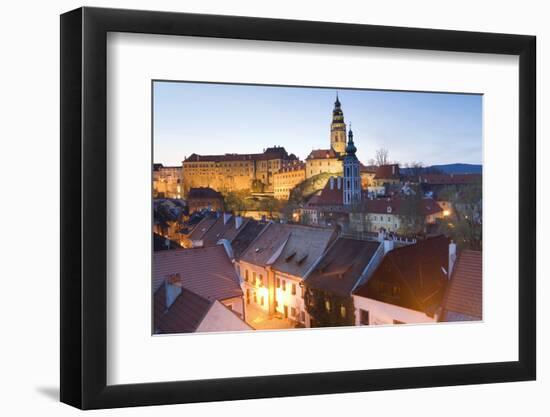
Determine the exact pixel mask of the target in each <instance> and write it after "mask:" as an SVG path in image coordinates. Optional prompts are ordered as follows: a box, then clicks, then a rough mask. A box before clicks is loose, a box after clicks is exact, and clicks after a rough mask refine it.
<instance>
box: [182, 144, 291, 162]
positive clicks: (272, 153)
mask: <svg viewBox="0 0 550 417" xmlns="http://www.w3.org/2000/svg"><path fill="white" fill-rule="evenodd" d="M287 158H289V156H288V153H287V152H286V150H285V148H283V147H273V148H267V149H266V150H265V152H263V153H248V154H236V153H235V154H225V155H198V154H196V153H194V154H192V155H190V156H189V157H187V158H186V159H185V160H184V161H183V162H225V161H263V160H269V159H287Z"/></svg>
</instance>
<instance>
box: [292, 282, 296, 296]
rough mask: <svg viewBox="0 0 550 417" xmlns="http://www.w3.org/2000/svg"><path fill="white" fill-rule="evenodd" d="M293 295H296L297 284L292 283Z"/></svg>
mask: <svg viewBox="0 0 550 417" xmlns="http://www.w3.org/2000/svg"><path fill="white" fill-rule="evenodd" d="M292 295H296V284H292Z"/></svg>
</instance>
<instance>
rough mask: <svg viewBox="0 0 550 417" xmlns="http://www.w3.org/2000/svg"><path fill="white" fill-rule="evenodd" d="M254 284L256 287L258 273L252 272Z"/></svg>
mask: <svg viewBox="0 0 550 417" xmlns="http://www.w3.org/2000/svg"><path fill="white" fill-rule="evenodd" d="M252 284H254V285H256V273H255V272H252Z"/></svg>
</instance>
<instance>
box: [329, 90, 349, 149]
mask: <svg viewBox="0 0 550 417" xmlns="http://www.w3.org/2000/svg"><path fill="white" fill-rule="evenodd" d="M330 147H331V148H332V149H333V150H334V152H336V153H338V154H342V155H343V154H344V152H345V150H346V124H345V123H344V113H343V112H342V107H341V105H340V100H338V93H336V101H335V102H334V110H332V123H331V124H330Z"/></svg>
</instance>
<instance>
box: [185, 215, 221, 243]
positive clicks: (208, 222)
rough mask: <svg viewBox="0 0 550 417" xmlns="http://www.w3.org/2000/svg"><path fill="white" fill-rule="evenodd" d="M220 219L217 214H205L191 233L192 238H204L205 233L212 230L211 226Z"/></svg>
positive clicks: (190, 237)
mask: <svg viewBox="0 0 550 417" xmlns="http://www.w3.org/2000/svg"><path fill="white" fill-rule="evenodd" d="M217 220H218V219H217V218H216V216H213V215H208V216H205V217H204V218H203V219H202V220H201V221H200V222H199V223H198V224H197V225H196V226H195V228H194V229H193V231H192V232H191V234H190V235H189V239H190V240H202V239H203V238H204V235H206V233H207V232H208V230H210V228H211V227H212V226H213V225H214V224H215V223H216V221H217Z"/></svg>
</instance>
